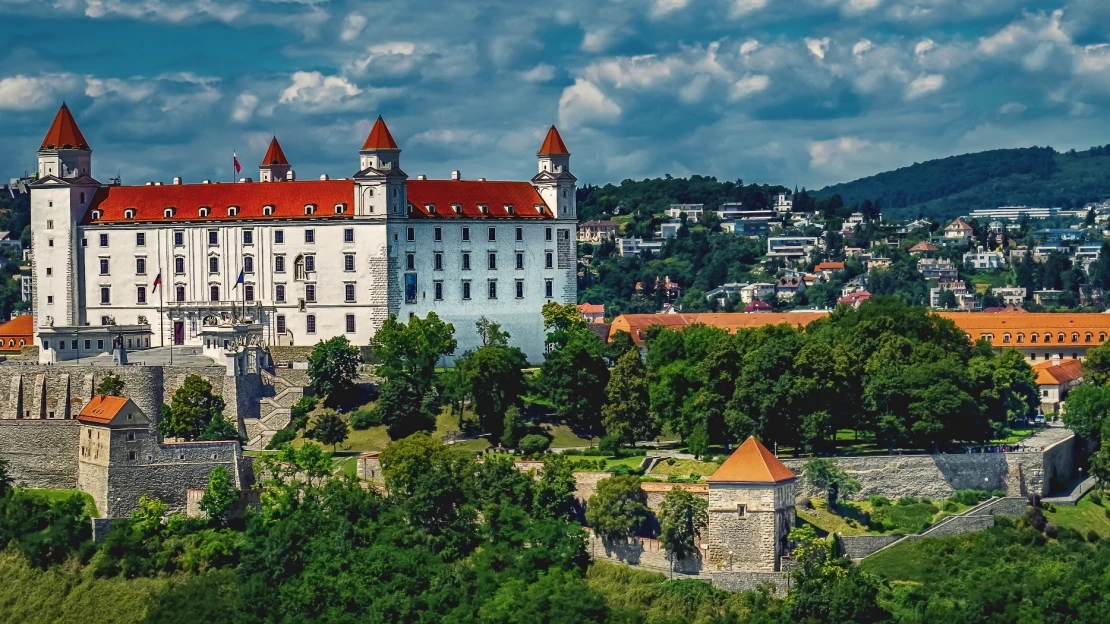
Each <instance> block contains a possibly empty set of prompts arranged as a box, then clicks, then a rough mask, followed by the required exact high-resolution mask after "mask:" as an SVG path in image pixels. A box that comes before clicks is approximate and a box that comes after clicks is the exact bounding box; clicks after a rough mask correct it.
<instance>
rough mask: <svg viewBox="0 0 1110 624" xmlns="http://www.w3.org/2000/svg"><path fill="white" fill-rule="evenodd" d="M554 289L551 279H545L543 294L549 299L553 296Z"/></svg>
mask: <svg viewBox="0 0 1110 624" xmlns="http://www.w3.org/2000/svg"><path fill="white" fill-rule="evenodd" d="M554 290H555V284H554V283H552V281H551V280H547V281H545V282H544V296H545V297H547V298H548V299H550V298H551V297H552V296H553V295H552V293H553V292H554Z"/></svg>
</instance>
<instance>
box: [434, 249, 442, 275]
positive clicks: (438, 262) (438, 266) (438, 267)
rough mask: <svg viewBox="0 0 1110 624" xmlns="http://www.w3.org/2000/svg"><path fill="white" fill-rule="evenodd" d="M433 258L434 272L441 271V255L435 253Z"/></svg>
mask: <svg viewBox="0 0 1110 624" xmlns="http://www.w3.org/2000/svg"><path fill="white" fill-rule="evenodd" d="M433 258H434V260H435V263H434V268H435V270H436V271H442V270H443V254H442V253H440V252H438V251H437V252H436V254H435V256H433Z"/></svg>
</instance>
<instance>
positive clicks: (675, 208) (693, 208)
mask: <svg viewBox="0 0 1110 624" xmlns="http://www.w3.org/2000/svg"><path fill="white" fill-rule="evenodd" d="M683 213H686V220H687V221H690V222H694V221H700V220H701V217H702V215H704V214H705V204H671V207H670V208H667V216H668V217H670V218H672V219H678V218H680V217H681V216H682V214H683Z"/></svg>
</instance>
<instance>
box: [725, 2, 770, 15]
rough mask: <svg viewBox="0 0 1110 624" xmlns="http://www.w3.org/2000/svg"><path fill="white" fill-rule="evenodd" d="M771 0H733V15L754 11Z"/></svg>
mask: <svg viewBox="0 0 1110 624" xmlns="http://www.w3.org/2000/svg"><path fill="white" fill-rule="evenodd" d="M768 1H769V0H732V16H733V17H740V16H741V15H747V14H749V13H754V12H756V11H758V10H760V9H762V8H764V7H766V6H767V2H768Z"/></svg>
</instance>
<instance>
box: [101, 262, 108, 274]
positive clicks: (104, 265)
mask: <svg viewBox="0 0 1110 624" xmlns="http://www.w3.org/2000/svg"><path fill="white" fill-rule="evenodd" d="M100 274H101V275H108V258H101V259H100Z"/></svg>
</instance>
